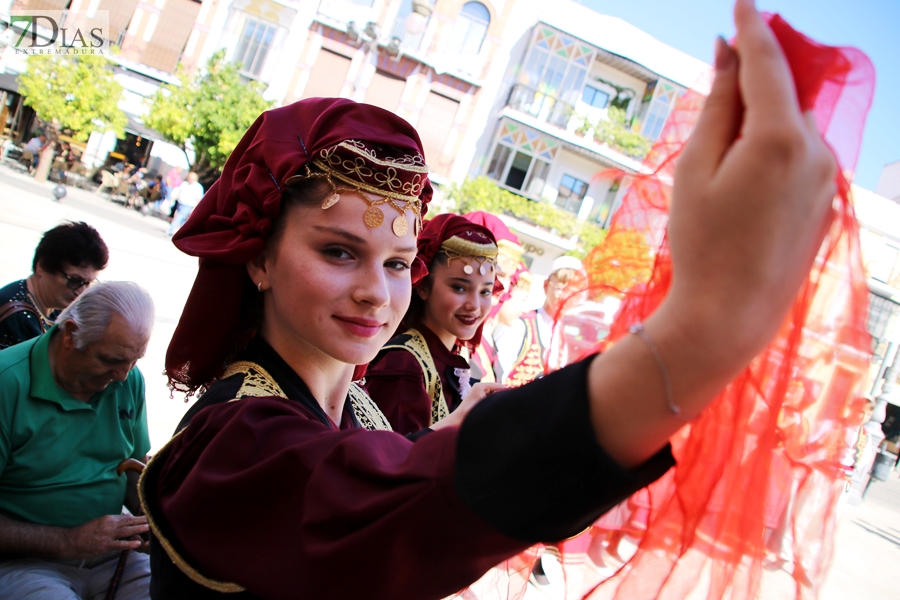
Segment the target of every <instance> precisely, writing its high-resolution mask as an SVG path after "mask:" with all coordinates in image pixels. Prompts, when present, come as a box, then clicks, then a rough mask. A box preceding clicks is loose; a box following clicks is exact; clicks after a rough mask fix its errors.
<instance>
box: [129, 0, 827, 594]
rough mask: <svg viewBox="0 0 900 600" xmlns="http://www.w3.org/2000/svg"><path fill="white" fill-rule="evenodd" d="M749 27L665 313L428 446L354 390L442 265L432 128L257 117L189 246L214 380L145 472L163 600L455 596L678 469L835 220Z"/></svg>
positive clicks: (718, 92)
mask: <svg viewBox="0 0 900 600" xmlns="http://www.w3.org/2000/svg"><path fill="white" fill-rule="evenodd" d="M736 15H737V19H736V20H737V23H738V44H737V53H739V54H740V58H741V60H740V68H739V67H738V59H737V55H736V53H735V52H734V51H733V50H731V49H730V48H728V47H727V45H726V44H725V43H724V42H721V41H720V42H719V44H718V48H717V56H718V58H717V64H718V76H717V78H716V82H715V84H714V85H713V88H712V92H711V95H710V98H709V101H708V103H707V108H706V111H705V113H704V115H703V116H702V118H701V120H700V122H699V123H698V124H697V126H696V130H695V134H694V138H693V140H692V141H691V142H690V143H689V144H688V146H687V148H686V149H685V151H684V154H683V155H682V158H681V163H680V165H679V168H680V169H681V170H680V171H679V173H678V176H677V179H676V184H675V190H674V198H673V202H672V219H671V221H670V226H669V236H670V240H671V247H672V256H673V261H674V265H675V266H674V281H673V284H672V288H671V292H670V293H669V295H668V297H667V298H666V299H665V301H664V302H663V304H662V305H661V306H660V307H659V308H658V310H657V311H656V312H655V313H654V314H653V315H652V316H650V317H648V318H647V319H646V322H645V323H644V324H643V327H642V328H636V329H635V331H636V333H635V334H633V335H629V336H626V337H624V338H623V339H622V340H621V341H619V342H618V343H617V344H616V345H615V346H613V347H612V348H611V349H610V350H608V351H607V352H605V353H603V354H602V355H598V356H596V357H592V358H591V359H588V360H585V361H583V362H580V363H577V364H575V365H571V366H569V367H567V368H565V369H562V370H560V371H558V372H556V373H552V374H550V375H548V376H546V377H544V378H542V379H540V380H538V381H536V382H534V383H531V384H528V385H526V386H523V387H521V388H516V389H511V390H503V391H500V392H496V393H494V394H491V395H490V396H488V397H487V398H486V399H485V400H483V401H482V402H481V403H480V404H478V405H477V406H475V407H474V408H473V409H472V411H471V412H470V413H469V414H468V415H467V416H466V418H465V420H464V421H463V423H462V425H461V426H459V427H445V428H442V429H439V430H437V431H432V432H428V433H426V434H425V435H422V436H420V437H418V438H417V439H416V440H415V441H411V440H409V439H407V438H405V437H403V436H401V435H398V434H396V433H394V432H391V431H366V430H365V428H363V427H360V426H359V425H364V426H366V428H379V427H385V423H384V420H383V419H382V418H381V417H380V413H379V412H378V411H377V409H375V408H374V407H373V406H372V405H370V404H368V403H367V402H366V401H365V399H364V397H362V396H360V395H358V394H356V393H353V392H351V391H350V390H351V389H352V386H351V382H352V381H353V379H354V367H355V365H360V364H364V363H366V362H368V361H370V360H372V359H373V358H374V357H375V355H376V354H377V353H378V351H379V350H380V348H381V347H382V346H383V345H384V343H385V342H386V341H387V340H388V339H389V338H390V337H391V336H392V335H393V332H394V331H396V329H397V327H398V326H399V324H400V320H401V317H402V316H403V315H404V313H405V312H406V308H407V305H408V302H409V298H410V295H411V292H412V284H413V283H414V282H415V281H417V280H418V279H419V278H420V277H421V276H422V275H423V274H424V269H423V268H422V267H421V266H420V265H417V264H416V262H415V256H416V243H415V240H416V233H417V227H418V226H419V223H420V217H421V215H422V213H424V210H425V206H426V204H427V202H428V200H429V198H430V196H431V186H430V184H429V182H428V178H427V170H426V166H425V164H424V161H423V157H422V153H421V144H420V142H419V139H418V136H417V135H416V133H415V131H414V130H413V129H412V127H410V126H409V125H408V124H407V123H405V122H404V121H402V120H401V119H400V118H398V117H396V116H395V115H393V114H391V113H389V112H387V111H383V110H381V109H378V108H375V107H370V106H364V105H359V104H356V103H354V102H351V101H348V100H331V99H321V98H316V99H310V100H305V101H302V102H299V103H296V104H293V105H289V106H286V107H283V108H279V109H275V110H272V111H269V112H267V113H265V114H264V115H262V116H261V117H260V118H259V120H258V121H257V122H256V124H254V126H253V127H251V129H250V130H249V131H248V132H247V134H246V135H245V136H244V138H243V140H242V141H241V143H240V144H239V145H238V147H237V148H236V149H235V151H234V153H233V154H232V156H231V158H230V159H229V161H228V163H227V164H226V166H225V169H224V171H223V174H222V177H221V178H220V179H219V180H218V182H216V184H214V185H213V187H212V188H211V189H210V191H209V192H208V193H207V195H206V197H204V199H203V200H202V201H201V202H200V204H199V205H198V206H197V208H196V210H195V211H194V213H193V214H192V216H191V217H190V219H189V220H188V222H187V224H186V225H185V226H184V227H183V228H182V229H181V230H180V231H179V233H178V234H177V235H176V237H175V238H174V239H175V243H176V245H178V247H179V248H181V249H182V250H184V251H186V252H189V253H191V254H193V255H196V256H199V257H200V265H199V272H198V275H197V280H196V282H195V285H194V288H193V290H192V292H191V296H190V298H189V299H188V302H187V305H186V306H185V310H184V313H183V315H182V318H181V321H180V322H179V325H178V328H177V330H176V332H175V335H174V337H173V340H172V343H171V345H170V347H169V353H168V356H167V369H168V373H169V376H170V378H171V379H172V380H173V382H176V383H178V384H179V385H181V386H182V387H185V388H189V389H196V388H197V387H198V386H201V385H208V391H207V392H206V394H205V395H204V396H203V397H201V399H200V400H199V403H198V406H201V407H202V408H201V409H200V410H197V411H193V414H192V415H191V418H190V423H189V424H188V425H187V426H186V427H185V428H184V429H183V430H182V431H181V432H180V433H179V434H178V435H177V436H176V437H175V438H174V439H173V440H172V441H171V442H170V443H169V444H168V445H167V446H166V447H164V448H163V449H162V450H161V451H160V452H159V453H158V454H157V455H156V456H155V457H154V458H153V460H151V461H150V463H149V465H148V466H147V469H146V471H145V472H144V475H143V478H142V483H141V492H142V501H143V504H144V507H145V509H146V511H147V513H148V522H149V523H150V526H151V530H152V532H153V535H154V539H153V541H152V543H151V547H152V550H151V552H152V554H151V561H152V564H153V570H154V573H153V583H152V594H153V596H154V597H155V598H178V597H180V598H204V597H214V596H216V595H217V594H224V593H241V592H242V593H243V594H244V595H243V596H230V597H232V598H234V597H248V598H253V597H255V598H298V597H303V598H317V599H323V600H324V599H342V600H346V599H349V598H369V599H379V598H391V599H396V598H403V599H406V600H411V599H417V598H422V599H425V598H442V597H445V596H446V595H449V594H452V593H454V592H456V591H457V590H459V589H461V588H463V587H464V586H466V585H467V584H469V583H470V582H472V581H474V580H475V579H477V578H478V577H479V576H480V575H481V574H482V573H484V572H485V571H486V570H487V569H489V568H490V567H491V566H492V565H495V564H497V563H499V562H500V561H502V560H503V559H505V558H507V557H509V556H511V555H513V554H515V553H517V552H519V551H521V550H522V549H524V548H527V547H528V546H529V545H531V544H533V543H535V542H538V541H554V540H560V539H564V538H567V537H570V536H572V535H574V534H576V533H578V532H579V531H581V530H583V529H584V528H585V527H587V526H588V525H589V524H590V523H592V522H594V521H595V520H596V519H597V517H598V516H599V515H600V514H602V513H603V512H604V511H605V510H607V509H608V508H609V507H611V506H613V505H615V504H616V503H617V502H619V501H621V500H622V499H623V498H625V497H627V496H628V495H629V494H631V493H632V492H633V491H634V490H636V489H639V488H641V487H643V486H645V485H646V484H648V483H649V482H650V481H652V480H654V479H655V478H657V477H659V476H660V475H661V474H662V473H663V472H664V471H666V470H667V469H668V468H669V467H670V466H671V464H672V456H671V454H670V450H669V448H668V445H667V440H668V439H669V437H670V436H671V435H672V434H673V433H674V432H676V431H677V430H679V429H680V428H681V427H682V426H683V425H684V423H685V420H686V419H691V418H693V417H694V416H695V415H697V414H698V413H699V412H700V411H701V410H703V408H704V407H705V406H706V405H707V403H708V402H709V401H710V400H711V398H712V397H713V396H714V394H715V393H716V392H717V391H718V390H719V389H721V388H722V387H723V386H724V385H725V384H726V383H727V382H728V381H729V380H730V379H731V378H732V377H733V376H734V375H735V374H736V373H738V372H739V371H740V369H742V368H743V367H744V366H745V365H746V364H747V363H748V362H749V361H750V360H751V359H752V358H753V356H754V355H755V354H756V352H757V351H759V350H760V349H761V348H762V347H763V346H764V345H765V344H766V342H767V341H768V340H769V339H771V337H772V336H773V335H774V334H775V332H776V331H777V329H778V326H779V324H780V323H781V320H782V318H783V317H784V315H785V314H786V313H787V311H788V310H789V308H790V307H791V305H792V301H793V299H794V295H795V292H796V290H797V289H798V288H799V285H800V283H801V282H802V281H803V280H804V279H805V278H806V276H807V274H808V273H809V269H810V266H811V264H812V261H813V258H814V256H815V251H816V248H818V246H819V244H820V242H821V240H822V236H823V235H824V230H825V227H824V225H825V223H826V222H827V221H828V219H829V217H830V216H831V200H832V197H833V193H834V187H833V175H834V161H833V158H832V155H831V154H830V153H829V151H828V149H827V147H826V146H825V144H824V143H823V142H822V140H821V137H820V136H819V135H818V133H817V132H816V131H815V128H814V127H813V126H812V125H811V124H809V123H808V122H807V121H806V120H805V119H804V118H803V116H802V115H801V113H800V110H799V109H798V108H797V103H796V98H795V96H794V95H793V87H792V80H791V76H790V72H789V70H788V67H787V64H786V61H785V60H784V59H783V57H782V55H781V54H780V52H779V51H778V48H777V45H776V42H775V40H774V37H773V35H772V33H771V31H770V30H769V29H768V28H767V27H766V25H765V23H764V22H763V20H762V19H761V17H760V15H759V14H758V13H757V12H756V10H755V9H754V7H753V6H752V3H751V2H750V1H749V0H738V8H737V10H736ZM739 74H740V77H741V80H742V81H741V85H740V93H739V92H738V77H739ZM738 124H740V125H741V126H740V127H738ZM738 131H740V137H739V138H738V137H737V133H738ZM548 398H553V400H554V401H553V402H548V401H547V399H548ZM232 400H233V401H232Z"/></svg>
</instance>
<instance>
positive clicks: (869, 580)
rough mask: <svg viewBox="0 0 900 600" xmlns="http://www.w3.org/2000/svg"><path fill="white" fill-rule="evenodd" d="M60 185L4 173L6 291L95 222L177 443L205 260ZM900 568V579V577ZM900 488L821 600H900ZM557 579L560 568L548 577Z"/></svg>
mask: <svg viewBox="0 0 900 600" xmlns="http://www.w3.org/2000/svg"><path fill="white" fill-rule="evenodd" d="M52 187H53V185H52V184H49V183H37V182H35V181H34V180H33V179H31V178H30V177H28V176H27V175H24V174H21V173H18V172H14V171H12V170H10V169H9V168H7V167H6V166H0V285H2V284H5V283H7V282H10V281H13V280H15V279H21V278H23V277H26V276H28V275H29V273H30V272H31V259H32V256H33V252H34V247H35V246H36V245H37V242H38V240H39V239H40V235H41V233H42V232H44V231H46V230H47V229H49V228H51V227H53V226H54V225H56V224H58V223H60V222H61V221H63V220H67V219H68V220H78V221H87V222H89V223H91V224H92V225H93V226H94V227H96V228H97V229H98V230H99V231H100V233H101V235H102V236H103V238H104V240H106V243H107V244H108V245H109V248H110V261H109V267H108V268H107V269H106V270H105V271H104V272H103V273H102V278H103V279H106V280H116V279H127V280H131V281H136V282H138V283H139V284H141V285H142V286H144V287H145V288H147V290H149V291H150V293H151V294H152V296H153V298H154V300H155V302H156V326H155V329H154V331H153V336H152V337H151V340H150V346H149V348H148V351H147V356H145V357H144V358H143V359H142V360H141V361H140V363H139V367H140V369H141V371H143V373H144V376H145V378H146V380H147V401H148V415H149V425H150V437H151V441H152V443H153V447H154V448H159V447H160V446H161V445H162V444H164V443H165V441H166V440H167V439H168V438H169V436H170V435H171V433H172V431H173V430H174V428H175V425H176V424H177V423H178V421H179V419H180V418H181V416H182V414H183V413H184V411H185V410H186V405H185V404H184V402H183V401H182V399H181V398H174V399H173V398H171V397H170V393H169V390H168V389H167V387H166V380H165V377H164V376H163V375H162V372H163V362H164V357H165V351H166V347H167V346H168V343H169V339H170V338H171V336H172V332H173V331H174V329H175V325H176V323H177V322H178V317H179V316H180V314H181V309H182V306H183V305H184V302H185V299H186V298H187V295H188V292H189V290H190V286H191V284H192V282H193V279H194V275H195V274H196V260H195V259H193V258H191V257H188V256H185V255H184V254H182V253H181V252H179V251H178V250H176V249H175V247H174V246H172V243H171V241H170V240H169V238H168V236H166V234H165V230H166V227H167V223H165V222H164V221H162V220H160V219H157V218H154V217H144V216H142V215H140V214H139V213H137V212H135V211H133V210H131V209H127V208H124V207H122V206H121V205H118V204H112V203H110V202H108V201H107V200H105V199H102V198H100V197H99V196H97V195H96V194H93V193H91V192H87V191H84V190H80V189H77V188H68V195H67V196H66V197H65V198H64V199H63V200H62V202H55V201H54V200H53V197H52V195H51V193H50V190H51V188H52ZM895 569H896V570H895ZM898 571H900V479H898V477H897V475H896V474H893V475H892V476H891V478H890V479H889V480H888V481H887V482H884V483H875V484H873V486H872V488H871V489H870V491H869V494H868V497H867V499H866V500H865V502H863V503H862V504H860V505H858V506H850V505H848V506H846V507H845V508H844V509H843V513H842V516H841V520H840V523H839V525H838V530H837V536H836V540H835V557H834V562H833V566H832V569H831V571H830V573H829V574H828V577H827V579H826V582H825V586H824V588H823V590H822V592H821V594H820V600H856V599H864V600H890V599H895V598H900V582H898V581H897V580H894V579H893V576H894V575H896V574H897V573H898ZM548 573H549V574H550V575H551V576H552V575H553V572H552V568H551V569H548ZM792 581H793V580H792V579H790V576H789V575H787V574H786V573H784V572H778V571H776V572H767V574H766V579H765V585H764V587H763V592H762V594H761V596H760V597H761V598H762V599H764V600H780V599H782V598H793V597H794V595H793V590H792V587H791V582H792ZM554 592H555V588H554V586H553V585H551V586H550V587H549V589H544V590H538V589H535V588H530V589H529V592H528V595H527V597H526V598H527V599H528V600H541V599H545V598H548V597H549V598H559V597H560V595H559V594H558V593H554Z"/></svg>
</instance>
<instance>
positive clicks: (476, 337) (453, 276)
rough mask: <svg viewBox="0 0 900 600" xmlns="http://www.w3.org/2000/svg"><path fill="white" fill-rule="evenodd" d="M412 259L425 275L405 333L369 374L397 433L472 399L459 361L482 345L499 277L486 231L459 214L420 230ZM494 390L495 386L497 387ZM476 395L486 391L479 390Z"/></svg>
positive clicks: (416, 291) (405, 322) (370, 384)
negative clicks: (463, 351) (465, 350)
mask: <svg viewBox="0 0 900 600" xmlns="http://www.w3.org/2000/svg"><path fill="white" fill-rule="evenodd" d="M416 258H417V260H420V261H422V263H423V264H425V265H426V266H427V267H428V275H427V276H426V277H423V278H422V279H421V280H419V281H418V282H417V283H416V284H415V285H414V286H413V293H412V299H411V301H410V305H409V309H408V310H407V311H406V315H405V317H404V319H403V327H401V329H402V330H403V333H401V334H400V335H398V336H396V337H394V338H392V339H391V340H390V341H388V343H387V344H386V345H385V346H384V348H383V349H382V350H381V352H379V353H378V356H377V357H376V358H375V360H374V361H372V363H371V364H370V365H369V368H368V370H367V371H366V381H367V390H368V392H369V395H370V396H371V397H372V399H373V400H374V401H375V403H376V404H377V405H378V407H379V408H380V409H381V411H382V412H383V413H384V415H385V417H387V419H388V421H389V422H390V423H391V426H392V428H393V429H394V431H396V432H398V433H402V434H404V435H406V434H412V433H415V432H417V431H420V430H422V429H425V428H427V427H431V426H432V425H433V424H435V423H437V422H438V421H440V420H441V419H443V418H445V417H447V416H449V414H450V413H451V412H454V411H457V409H459V410H461V412H460V414H459V415H458V416H459V417H464V416H465V412H466V410H467V409H468V408H470V407H471V405H472V403H471V402H467V403H465V404H464V405H463V399H464V398H466V396H467V395H468V394H469V393H470V390H471V382H470V376H469V362H468V360H467V359H466V358H465V357H463V356H461V355H460V349H461V347H462V346H463V345H466V346H467V347H468V349H469V350H470V351H471V350H472V349H474V348H476V347H477V346H478V344H479V343H480V342H481V329H482V327H483V325H484V320H485V319H486V318H487V316H488V313H489V312H490V309H491V297H492V294H493V290H494V284H495V279H496V260H497V244H496V241H495V240H494V236H493V235H492V234H491V232H490V231H489V230H488V229H486V228H484V227H482V226H481V225H476V224H474V223H472V222H471V221H469V220H467V219H465V218H464V217H461V216H459V215H451V214H443V215H438V216H437V217H435V218H434V219H432V220H430V221H428V222H427V223H426V224H425V227H424V229H423V230H422V233H420V234H419V238H418V253H417V255H416ZM495 387H496V388H499V387H500V386H495ZM474 395H475V396H476V398H477V397H480V396H482V395H483V391H482V390H479V389H476V390H475V392H474Z"/></svg>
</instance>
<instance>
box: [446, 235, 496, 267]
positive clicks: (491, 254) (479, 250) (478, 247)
mask: <svg viewBox="0 0 900 600" xmlns="http://www.w3.org/2000/svg"><path fill="white" fill-rule="evenodd" d="M441 248H443V249H444V250H449V251H450V252H455V253H456V254H458V255H460V256H475V257H481V258H486V259H488V260H490V261H491V262H493V261H494V259H496V258H497V246H496V244H492V243H487V244H479V243H477V242H473V241H471V240H464V239H462V238H460V237H457V236H455V235H454V236H453V237H450V238H448V239H446V240H444V243H443V244H441Z"/></svg>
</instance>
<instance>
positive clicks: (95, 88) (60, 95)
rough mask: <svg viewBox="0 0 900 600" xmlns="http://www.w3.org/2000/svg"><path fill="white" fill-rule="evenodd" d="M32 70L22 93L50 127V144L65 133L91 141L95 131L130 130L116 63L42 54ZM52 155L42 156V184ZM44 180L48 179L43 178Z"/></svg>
mask: <svg viewBox="0 0 900 600" xmlns="http://www.w3.org/2000/svg"><path fill="white" fill-rule="evenodd" d="M26 64H27V67H28V68H27V70H26V71H25V72H24V73H22V74H20V75H19V90H20V92H21V94H22V95H23V96H25V104H27V105H28V106H30V107H32V108H33V109H34V112H36V113H37V115H38V116H39V117H40V118H41V120H43V121H44V122H45V123H47V125H48V127H49V131H45V133H46V134H47V139H48V140H51V141H52V140H53V139H55V137H56V135H57V133H58V132H59V131H62V130H70V131H71V132H72V133H71V134H72V137H73V138H74V139H76V140H78V141H81V142H83V141H86V140H87V139H88V137H90V135H91V132H93V131H102V132H105V131H114V132H116V135H118V136H121V135H123V134H124V130H125V123H126V119H125V113H123V112H122V110H121V109H120V108H119V100H120V99H121V97H122V86H121V85H119V83H118V82H117V81H116V80H115V79H114V78H113V72H112V68H111V66H112V62H111V61H110V60H109V59H108V58H106V57H105V56H101V55H93V54H83V55H80V54H73V55H69V54H58V55H48V54H38V55H31V56H29V57H28V59H27V63H26ZM51 155H52V152H50V151H47V152H44V153H43V154H42V155H41V162H40V164H39V165H38V169H37V175H36V178H39V179H43V178H46V174H47V172H48V170H49V167H50V164H49V163H50V160H51ZM41 175H43V176H41Z"/></svg>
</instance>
